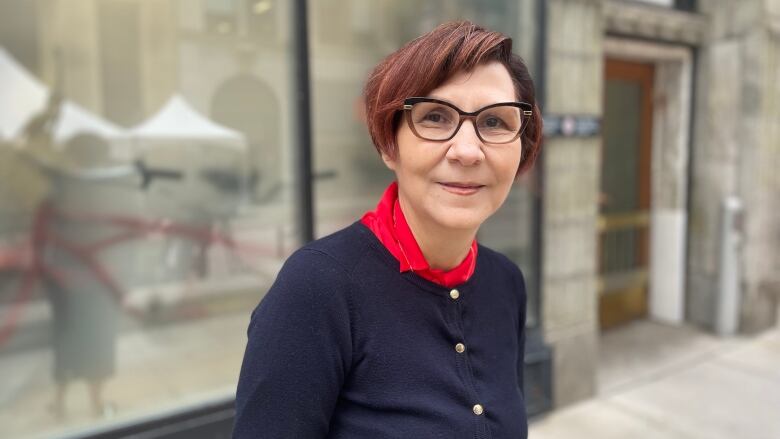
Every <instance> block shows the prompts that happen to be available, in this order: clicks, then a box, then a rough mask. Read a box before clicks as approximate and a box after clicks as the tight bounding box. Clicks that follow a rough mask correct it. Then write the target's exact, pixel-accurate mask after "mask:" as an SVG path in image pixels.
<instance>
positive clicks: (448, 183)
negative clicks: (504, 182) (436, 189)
mask: <svg viewBox="0 0 780 439" xmlns="http://www.w3.org/2000/svg"><path fill="white" fill-rule="evenodd" d="M439 184H441V185H444V186H450V187H457V188H464V189H477V188H481V187H483V186H485V185H484V184H479V183H460V182H455V181H440V182H439Z"/></svg>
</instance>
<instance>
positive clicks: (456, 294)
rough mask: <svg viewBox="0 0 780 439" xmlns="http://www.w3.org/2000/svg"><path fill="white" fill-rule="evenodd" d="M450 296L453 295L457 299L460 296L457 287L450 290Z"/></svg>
mask: <svg viewBox="0 0 780 439" xmlns="http://www.w3.org/2000/svg"><path fill="white" fill-rule="evenodd" d="M450 297H452V299H453V300H455V299H457V298H458V297H460V292H459V291H458V290H456V289H453V290H451V291H450Z"/></svg>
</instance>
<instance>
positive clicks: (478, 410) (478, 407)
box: [472, 404, 485, 416]
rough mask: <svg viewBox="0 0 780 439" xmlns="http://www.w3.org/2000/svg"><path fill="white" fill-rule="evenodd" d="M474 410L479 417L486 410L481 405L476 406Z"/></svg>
mask: <svg viewBox="0 0 780 439" xmlns="http://www.w3.org/2000/svg"><path fill="white" fill-rule="evenodd" d="M472 410H474V414H475V415H477V416H479V415H481V414H482V413H484V412H485V410H484V409H483V408H482V406H481V405H480V404H475V405H474V408H473V409H472Z"/></svg>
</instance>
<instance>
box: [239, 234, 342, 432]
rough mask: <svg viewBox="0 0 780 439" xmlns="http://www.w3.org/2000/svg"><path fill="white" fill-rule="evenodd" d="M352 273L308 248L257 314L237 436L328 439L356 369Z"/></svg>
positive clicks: (250, 338)
mask: <svg viewBox="0 0 780 439" xmlns="http://www.w3.org/2000/svg"><path fill="white" fill-rule="evenodd" d="M350 287H351V282H350V278H349V275H348V273H347V272H346V271H345V270H344V269H343V268H342V266H341V265H340V264H339V263H338V262H336V261H335V260H333V259H332V258H331V257H330V256H328V255H326V254H324V253H321V252H319V251H317V250H311V249H302V250H299V251H297V252H296V253H294V254H293V255H292V256H290V258H289V259H288V260H287V261H286V262H285V264H284V266H283V267H282V270H281V271H280V272H279V275H278V276H277V278H276V281H275V282H274V284H273V285H272V286H271V289H270V290H269V291H268V293H267V294H266V296H265V297H264V298H263V299H262V301H261V302H260V304H259V305H258V306H257V307H256V308H255V310H254V312H253V313H252V317H251V321H250V324H249V329H248V331H247V335H248V341H247V347H246V352H245V354H244V361H243V364H242V366H241V373H240V376H239V381H238V388H237V391H236V417H235V423H234V428H233V438H234V439H235V438H260V437H262V438H266V439H275V438H292V437H296V438H298V437H300V438H324V437H325V436H326V435H327V433H328V427H329V424H330V418H331V415H332V413H333V411H334V408H335V406H336V402H337V400H338V398H339V392H340V390H341V387H342V384H343V383H344V379H345V377H346V376H347V374H348V372H349V368H350V365H351V363H352V358H351V356H352V337H351V323H350V312H349V302H348V300H349V297H348V295H349V289H350Z"/></svg>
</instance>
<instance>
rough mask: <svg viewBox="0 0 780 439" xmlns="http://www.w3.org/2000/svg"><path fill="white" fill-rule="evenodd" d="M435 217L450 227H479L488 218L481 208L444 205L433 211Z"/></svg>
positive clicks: (467, 228)
mask: <svg viewBox="0 0 780 439" xmlns="http://www.w3.org/2000/svg"><path fill="white" fill-rule="evenodd" d="M431 216H432V217H433V219H434V220H435V221H436V222H437V223H438V224H440V225H441V226H442V227H445V228H448V229H463V230H469V229H478V228H479V226H480V225H482V223H483V222H484V221H485V220H486V219H487V218H488V216H489V215H486V214H485V212H483V211H482V210H481V209H474V208H473V207H472V208H459V207H451V206H447V207H444V206H442V207H441V208H440V209H436V211H434V212H431Z"/></svg>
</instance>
